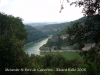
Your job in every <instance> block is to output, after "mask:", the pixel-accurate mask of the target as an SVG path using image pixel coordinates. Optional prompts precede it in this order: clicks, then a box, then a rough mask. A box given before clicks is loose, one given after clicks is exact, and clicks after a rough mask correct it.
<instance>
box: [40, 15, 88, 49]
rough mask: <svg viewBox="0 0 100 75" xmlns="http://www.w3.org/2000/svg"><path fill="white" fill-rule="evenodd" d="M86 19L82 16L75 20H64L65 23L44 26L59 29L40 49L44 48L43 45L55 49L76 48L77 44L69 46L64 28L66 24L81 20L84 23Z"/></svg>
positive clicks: (69, 24)
mask: <svg viewBox="0 0 100 75" xmlns="http://www.w3.org/2000/svg"><path fill="white" fill-rule="evenodd" d="M85 21H86V17H82V18H80V19H78V20H75V21H71V22H66V23H60V24H53V25H51V26H50V25H48V26H44V29H46V28H48V29H47V30H49V29H54V28H56V29H59V30H60V31H59V32H58V33H56V34H55V35H53V37H52V38H50V39H49V40H48V41H47V43H46V44H45V45H43V46H42V47H41V48H40V49H45V47H46V48H47V47H50V48H51V49H55V50H60V49H69V50H70V49H72V48H74V49H77V48H78V46H77V45H74V46H69V44H68V43H67V42H68V40H67V37H68V34H66V28H67V26H72V25H73V24H74V23H76V22H81V23H84V22H85Z"/></svg>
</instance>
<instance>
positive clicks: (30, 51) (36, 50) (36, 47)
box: [25, 38, 49, 55]
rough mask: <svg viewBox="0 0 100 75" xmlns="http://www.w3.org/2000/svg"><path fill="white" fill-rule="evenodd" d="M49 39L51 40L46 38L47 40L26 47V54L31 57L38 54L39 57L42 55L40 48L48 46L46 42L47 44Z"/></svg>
mask: <svg viewBox="0 0 100 75" xmlns="http://www.w3.org/2000/svg"><path fill="white" fill-rule="evenodd" d="M48 39H49V38H46V39H43V40H41V41H38V42H36V43H33V44H29V45H27V46H25V52H26V53H28V54H29V55H31V54H38V55H40V50H39V48H40V47H41V46H42V45H44V44H46V42H47V40H48Z"/></svg>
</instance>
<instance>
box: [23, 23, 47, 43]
mask: <svg viewBox="0 0 100 75" xmlns="http://www.w3.org/2000/svg"><path fill="white" fill-rule="evenodd" d="M25 29H26V32H27V38H26V42H25V44H27V43H30V42H35V41H37V40H40V39H41V38H45V37H47V35H45V34H44V33H42V32H40V31H39V30H37V29H36V28H34V27H32V26H29V25H25Z"/></svg>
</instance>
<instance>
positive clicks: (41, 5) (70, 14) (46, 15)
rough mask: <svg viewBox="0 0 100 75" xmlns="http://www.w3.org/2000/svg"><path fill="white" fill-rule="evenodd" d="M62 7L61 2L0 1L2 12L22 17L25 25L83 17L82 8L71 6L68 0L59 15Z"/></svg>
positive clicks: (48, 0) (38, 0)
mask: <svg viewBox="0 0 100 75" xmlns="http://www.w3.org/2000/svg"><path fill="white" fill-rule="evenodd" d="M62 1H63V0H62ZM71 1H74V0H71ZM60 5H61V3H60V0H0V12H4V13H6V14H9V15H13V16H15V17H21V18H22V19H23V22H24V23H30V22H64V21H73V20H76V19H79V18H80V17H82V16H83V13H81V12H82V8H79V7H75V6H74V5H72V6H70V5H69V3H67V1H66V0H64V10H62V13H59V11H60Z"/></svg>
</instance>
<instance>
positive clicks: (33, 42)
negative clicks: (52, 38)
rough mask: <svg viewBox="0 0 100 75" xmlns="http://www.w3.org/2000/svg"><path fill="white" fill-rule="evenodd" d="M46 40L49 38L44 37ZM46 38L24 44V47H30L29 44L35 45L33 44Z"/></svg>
mask: <svg viewBox="0 0 100 75" xmlns="http://www.w3.org/2000/svg"><path fill="white" fill-rule="evenodd" d="M46 38H49V37H46ZM46 38H41V39H39V40H36V41H34V42H30V43H27V44H25V45H24V46H27V45H30V44H35V43H37V42H39V41H42V40H44V39H46Z"/></svg>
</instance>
